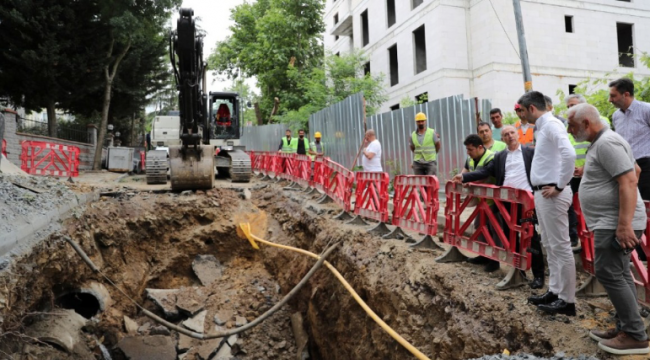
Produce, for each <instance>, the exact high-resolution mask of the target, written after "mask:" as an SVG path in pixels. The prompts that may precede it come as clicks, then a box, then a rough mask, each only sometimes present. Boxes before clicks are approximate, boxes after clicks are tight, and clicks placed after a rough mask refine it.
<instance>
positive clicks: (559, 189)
mask: <svg viewBox="0 0 650 360" xmlns="http://www.w3.org/2000/svg"><path fill="white" fill-rule="evenodd" d="M555 189H556V190H557V191H559V192H562V191H563V190H564V188H559V187H557V185H555Z"/></svg>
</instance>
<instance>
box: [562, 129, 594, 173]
mask: <svg viewBox="0 0 650 360" xmlns="http://www.w3.org/2000/svg"><path fill="white" fill-rule="evenodd" d="M568 128H569V127H568V126H567V129H568ZM567 135H569V141H570V142H571V145H573V148H574V149H575V150H576V162H575V166H576V167H581V166H585V160H586V159H587V149H588V148H589V145H591V143H590V142H589V141H583V142H577V141H576V139H574V138H573V135H571V134H569V133H567Z"/></svg>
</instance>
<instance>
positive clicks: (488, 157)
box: [467, 149, 497, 205]
mask: <svg viewBox="0 0 650 360" xmlns="http://www.w3.org/2000/svg"><path fill="white" fill-rule="evenodd" d="M493 159H494V153H493V152H492V151H490V150H488V149H485V154H483V157H481V160H479V162H478V164H476V166H474V159H472V158H471V157H470V158H469V159H468V164H467V165H468V166H469V171H474V170H477V169H480V168H482V167H484V166H485V165H487V164H488V163H489V162H491V161H492V160H493ZM477 182H479V183H483V184H494V183H496V182H497V179H496V178H494V177H493V176H490V177H489V178H487V179H485V180H483V181H477ZM487 204H488V205H492V204H494V200H488V201H487Z"/></svg>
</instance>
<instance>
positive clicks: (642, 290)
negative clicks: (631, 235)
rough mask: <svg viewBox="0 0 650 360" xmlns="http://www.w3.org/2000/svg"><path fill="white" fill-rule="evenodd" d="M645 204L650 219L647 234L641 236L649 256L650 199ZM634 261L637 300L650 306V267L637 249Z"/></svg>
mask: <svg viewBox="0 0 650 360" xmlns="http://www.w3.org/2000/svg"><path fill="white" fill-rule="evenodd" d="M644 204H645V211H646V215H647V216H648V219H647V224H646V227H645V234H643V236H642V237H641V249H642V250H643V252H644V253H645V255H646V258H648V257H650V201H644ZM632 263H633V264H634V270H635V271H636V274H635V273H634V271H633V273H632V275H633V276H634V284H635V285H636V292H637V301H638V302H639V303H640V304H642V305H644V306H646V307H650V267H648V262H647V261H646V263H645V264H644V263H643V261H641V260H640V259H639V255H638V254H637V253H636V251H633V252H632Z"/></svg>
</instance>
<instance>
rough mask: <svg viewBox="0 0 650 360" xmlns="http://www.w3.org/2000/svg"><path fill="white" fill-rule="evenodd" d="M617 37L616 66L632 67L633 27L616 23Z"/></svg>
mask: <svg viewBox="0 0 650 360" xmlns="http://www.w3.org/2000/svg"><path fill="white" fill-rule="evenodd" d="M616 34H617V37H618V65H619V66H622V67H634V40H633V34H634V25H632V24H623V23H616Z"/></svg>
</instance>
